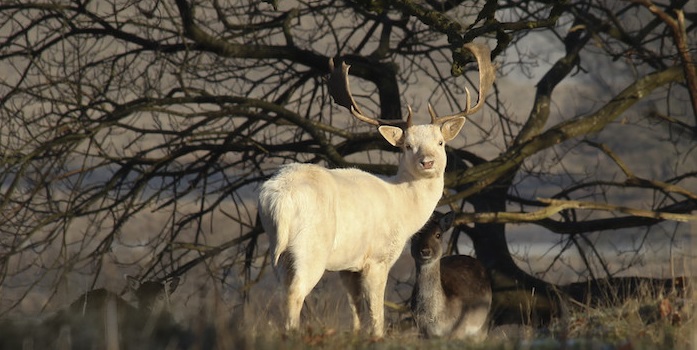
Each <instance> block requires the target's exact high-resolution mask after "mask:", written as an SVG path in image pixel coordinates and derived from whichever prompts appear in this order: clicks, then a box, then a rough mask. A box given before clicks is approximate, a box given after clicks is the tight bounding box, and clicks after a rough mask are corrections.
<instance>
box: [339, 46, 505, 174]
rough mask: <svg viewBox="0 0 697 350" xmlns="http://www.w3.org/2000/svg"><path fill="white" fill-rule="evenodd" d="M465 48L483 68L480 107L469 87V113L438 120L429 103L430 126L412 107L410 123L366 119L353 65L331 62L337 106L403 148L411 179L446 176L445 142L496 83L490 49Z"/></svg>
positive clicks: (405, 167) (403, 162)
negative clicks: (355, 91)
mask: <svg viewBox="0 0 697 350" xmlns="http://www.w3.org/2000/svg"><path fill="white" fill-rule="evenodd" d="M463 48H464V49H467V50H469V51H470V52H472V54H473V56H474V57H475V58H476V59H477V64H478V65H479V97H478V100H477V104H476V105H475V106H474V107H472V106H471V101H470V92H469V90H468V89H467V88H465V93H466V95H467V100H466V105H465V110H464V111H462V112H460V113H457V114H454V115H449V116H443V117H438V116H437V115H436V113H435V111H434V110H433V107H432V106H431V104H430V103H429V105H428V111H429V114H430V115H431V123H430V124H423V125H413V124H412V110H411V107H407V108H408V111H409V113H408V115H407V120H406V121H402V120H385V119H376V118H370V117H367V116H365V115H364V114H363V112H361V109H360V107H358V105H357V104H356V101H355V100H354V99H353V95H352V94H351V89H350V86H349V81H348V71H349V68H350V66H349V65H347V64H346V63H344V62H342V63H341V66H339V67H335V66H334V62H333V60H330V61H329V67H330V70H331V71H332V73H331V75H330V77H329V85H328V86H329V93H330V94H331V95H332V97H333V98H334V101H335V102H336V103H337V104H339V105H341V106H344V107H346V108H348V109H349V110H350V111H351V114H353V116H354V117H356V118H357V119H358V120H360V121H363V122H365V123H368V124H371V125H375V126H377V127H378V131H379V132H380V134H381V135H382V137H383V138H385V140H387V142H389V143H390V144H392V145H393V146H396V147H399V148H401V149H402V160H401V161H400V172H404V171H406V172H407V173H409V174H410V175H411V177H416V178H423V177H434V176H442V174H443V172H444V171H445V163H446V156H445V143H446V142H448V141H450V140H452V139H454V138H455V136H457V134H458V133H459V132H460V130H461V129H462V126H463V125H464V124H465V121H466V118H465V116H467V115H470V114H473V113H475V112H477V111H478V110H479V109H481V108H482V106H483V105H484V97H485V96H486V93H487V92H488V90H489V88H490V87H491V85H492V84H493V82H494V76H495V75H494V67H493V65H492V64H491V59H490V51H489V47H488V46H486V45H481V44H474V43H468V44H465V45H464V46H463Z"/></svg>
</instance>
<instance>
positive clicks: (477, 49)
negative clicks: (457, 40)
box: [428, 43, 496, 124]
mask: <svg viewBox="0 0 697 350" xmlns="http://www.w3.org/2000/svg"><path fill="white" fill-rule="evenodd" d="M462 48H463V49H467V50H469V51H470V52H472V55H473V56H474V58H476V59H477V65H478V66H479V96H478V97H477V104H476V105H475V106H474V107H471V106H472V101H470V91H469V89H467V88H465V94H466V95H467V96H466V98H467V100H466V102H465V110H464V111H462V112H460V113H458V114H454V115H449V116H443V117H438V116H437V115H436V112H435V111H434V110H433V107H432V106H431V104H430V103H429V104H428V113H430V114H431V124H442V123H444V122H446V121H448V120H450V119H453V118H457V117H464V116H467V115H470V114H474V113H476V112H477V111H479V110H480V109H481V108H482V107H483V106H484V100H485V98H486V94H487V92H489V89H490V88H491V86H492V85H493V84H494V78H495V77H496V72H495V70H494V65H493V64H491V51H490V50H489V47H488V46H486V45H484V44H476V43H467V44H465V45H463V46H462Z"/></svg>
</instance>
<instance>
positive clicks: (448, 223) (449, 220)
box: [438, 211, 455, 232]
mask: <svg viewBox="0 0 697 350" xmlns="http://www.w3.org/2000/svg"><path fill="white" fill-rule="evenodd" d="M454 221H455V212H454V211H451V212H449V213H447V214H445V215H443V217H442V218H440V220H438V226H440V229H441V230H442V231H443V232H445V231H447V230H449V229H450V228H451V227H452V226H453V222H454Z"/></svg>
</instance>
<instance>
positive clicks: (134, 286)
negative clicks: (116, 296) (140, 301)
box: [124, 275, 140, 291]
mask: <svg viewBox="0 0 697 350" xmlns="http://www.w3.org/2000/svg"><path fill="white" fill-rule="evenodd" d="M124 277H125V278H126V281H127V282H128V288H129V289H130V290H132V291H137V290H138V288H140V281H139V280H138V279H137V278H135V277H133V276H130V275H124Z"/></svg>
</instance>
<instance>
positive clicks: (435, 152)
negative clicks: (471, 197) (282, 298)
mask: <svg viewBox="0 0 697 350" xmlns="http://www.w3.org/2000/svg"><path fill="white" fill-rule="evenodd" d="M464 49H467V50H469V51H471V52H472V54H473V56H474V57H475V58H476V59H477V64H478V65H479V81H480V87H479V97H478V101H477V104H476V105H475V106H474V107H472V108H470V107H471V104H470V95H469V91H468V90H466V93H467V100H466V109H465V110H464V111H463V112H461V113H458V114H455V115H451V116H445V117H437V116H436V114H435V112H434V111H433V108H432V107H431V105H430V104H429V106H428V107H429V108H428V109H429V113H430V114H431V123H430V124H427V125H412V123H411V118H412V111H411V108H409V114H408V117H407V121H406V123H405V122H402V121H394V120H390V121H388V120H381V119H373V118H369V117H366V116H365V115H364V114H363V113H362V112H361V110H360V108H359V107H358V105H357V104H356V102H355V101H354V99H353V97H352V96H351V92H350V88H349V83H348V69H349V66H348V65H346V64H344V63H342V65H341V67H336V68H334V67H333V63H332V62H330V67H331V69H332V71H333V72H332V75H331V77H330V79H329V87H330V91H331V93H332V96H333V97H334V100H335V101H336V103H338V104H340V105H342V106H344V107H347V108H348V109H349V110H350V111H351V113H352V114H353V116H354V117H356V118H357V119H359V120H361V121H363V122H366V123H369V124H372V125H375V126H377V127H378V131H379V132H380V134H381V135H382V137H384V138H385V140H387V142H389V143H390V144H392V145H394V146H396V147H399V148H401V150H402V155H401V158H400V161H399V167H398V170H397V174H396V175H395V176H393V177H388V178H383V177H378V176H375V175H372V174H369V173H367V172H364V171H361V170H358V169H326V168H324V167H321V166H318V165H313V164H288V165H285V166H282V167H281V168H280V169H279V170H278V172H277V173H276V174H275V175H274V176H273V177H272V178H271V179H269V180H268V181H266V182H265V183H264V184H263V185H262V186H261V192H260V194H259V210H260V213H259V215H260V218H261V222H262V225H263V226H264V229H265V231H266V232H267V233H268V234H269V236H270V242H271V246H272V247H271V248H272V251H273V263H274V265H275V266H278V265H279V261H280V262H282V265H283V267H284V269H283V273H284V275H285V284H286V286H287V295H286V297H287V301H286V308H287V309H286V312H287V314H286V325H285V326H286V329H287V330H296V329H297V328H298V327H299V323H300V311H301V309H302V306H303V302H304V300H305V297H306V296H307V295H308V294H309V293H310V291H311V290H312V289H313V288H314V287H315V285H316V284H317V282H319V280H320V278H321V277H322V275H323V274H324V271H325V270H328V271H340V275H341V279H342V282H343V284H344V286H345V287H346V288H347V289H348V294H349V299H350V301H351V303H350V306H351V311H352V314H353V328H354V331H358V330H359V329H360V315H359V309H360V307H359V306H360V303H361V297H362V296H365V297H366V298H367V301H368V306H369V313H370V320H371V331H372V334H373V335H374V336H377V337H382V336H383V334H384V318H385V314H384V313H385V311H384V302H385V301H384V295H385V287H386V284H387V275H388V272H389V270H390V268H391V267H392V265H393V264H394V263H395V261H396V260H397V258H398V257H399V255H400V254H401V253H402V250H403V249H404V246H405V245H406V242H407V241H408V240H409V238H410V237H411V236H412V235H413V234H414V233H416V232H417V231H419V229H420V228H421V227H422V226H423V225H424V224H425V223H426V221H427V220H428V219H429V217H430V216H431V213H432V212H433V210H434V209H435V207H436V205H437V204H438V201H439V200H440V198H441V195H442V193H443V186H444V180H443V174H444V172H445V163H446V155H445V142H447V141H450V140H452V139H453V138H455V136H457V134H458V133H459V132H460V129H461V128H462V126H463V125H464V123H465V116H466V115H469V114H472V113H474V112H476V111H478V110H479V109H480V108H481V107H482V106H483V104H484V97H485V95H486V92H487V90H488V89H489V87H490V86H491V85H492V84H493V79H494V68H493V66H492V64H491V60H490V52H489V48H488V47H486V46H484V45H479V44H472V43H470V44H466V45H465V46H464Z"/></svg>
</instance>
